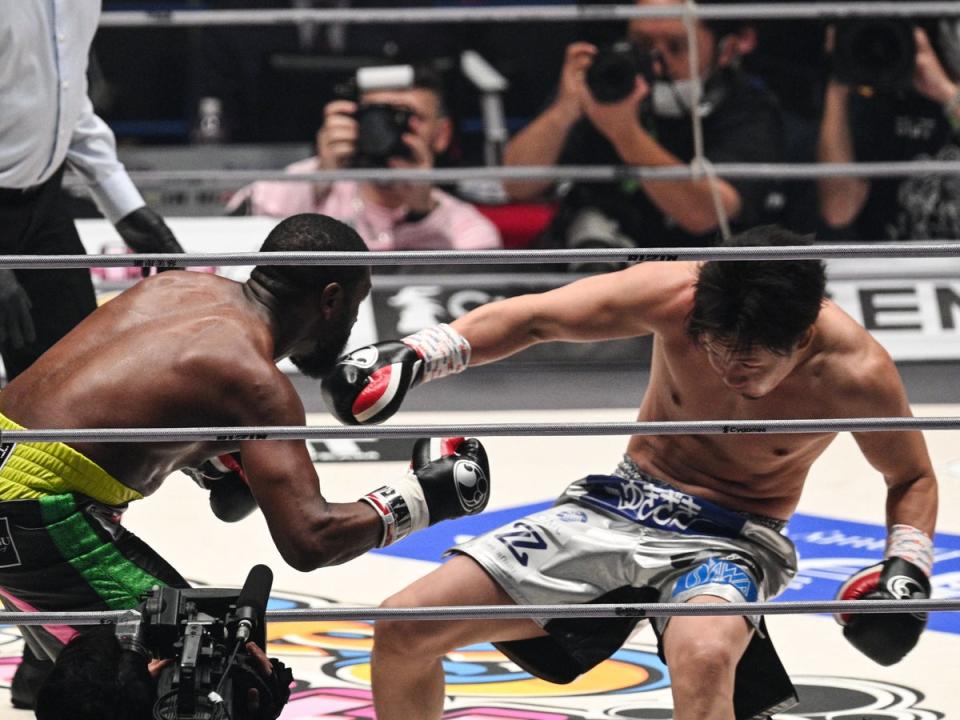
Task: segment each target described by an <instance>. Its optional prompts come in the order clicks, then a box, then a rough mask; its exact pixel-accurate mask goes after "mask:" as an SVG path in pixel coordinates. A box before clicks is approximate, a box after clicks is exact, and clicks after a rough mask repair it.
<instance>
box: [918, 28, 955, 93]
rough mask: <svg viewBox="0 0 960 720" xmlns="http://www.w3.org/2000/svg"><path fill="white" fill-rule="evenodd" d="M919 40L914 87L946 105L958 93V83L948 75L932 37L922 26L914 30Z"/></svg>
mask: <svg viewBox="0 0 960 720" xmlns="http://www.w3.org/2000/svg"><path fill="white" fill-rule="evenodd" d="M913 35H914V39H915V40H916V42H917V56H916V59H915V61H914V66H913V88H914V90H916V91H917V92H918V93H920V94H921V95H923V96H924V97H927V98H929V99H930V100H933V101H934V102H935V103H939V104H940V105H946V104H947V103H948V102H950V101H951V100H953V98H954V97H955V96H956V94H957V90H958V88H957V84H956V83H954V82H953V81H952V80H951V79H950V76H949V75H947V72H946V70H944V69H943V65H941V64H940V60H939V58H938V57H937V53H936V52H935V51H934V49H933V47H932V46H931V45H930V39H929V38H928V37H927V34H926V33H925V32H924V31H923V30H922V29H920V28H915V29H914V31H913Z"/></svg>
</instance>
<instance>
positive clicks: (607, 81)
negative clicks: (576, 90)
mask: <svg viewBox="0 0 960 720" xmlns="http://www.w3.org/2000/svg"><path fill="white" fill-rule="evenodd" d="M653 61H654V56H653V54H652V53H650V52H649V51H647V50H644V49H643V48H641V47H639V46H638V45H636V44H635V43H632V42H629V41H626V40H624V41H621V42H616V43H613V44H612V45H609V46H606V47H603V48H600V50H599V52H597V54H596V56H595V57H594V58H593V63H592V64H591V65H590V67H589V68H587V78H586V79H587V87H588V88H590V94H591V95H593V99H594V100H596V101H597V102H598V103H604V104H610V103H616V102H620V101H621V100H623V99H625V98H627V97H628V96H629V95H630V93H632V92H633V88H634V87H635V85H636V78H637V75H642V76H643V78H644V79H645V80H646V81H647V83H648V84H650V85H652V84H653V80H654V71H653Z"/></svg>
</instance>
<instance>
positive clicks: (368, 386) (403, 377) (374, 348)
mask: <svg viewBox="0 0 960 720" xmlns="http://www.w3.org/2000/svg"><path fill="white" fill-rule="evenodd" d="M469 363H470V343H469V342H467V340H466V338H464V337H463V336H462V335H461V334H460V333H458V332H457V331H456V330H454V329H453V328H452V327H450V326H449V325H444V324H440V325H434V326H432V327H428V328H425V329H423V330H421V331H419V332H417V333H414V334H413V335H408V336H407V337H405V338H403V339H402V340H390V341H387V342H381V343H377V344H375V345H367V346H365V347H362V348H359V349H357V350H354V351H353V352H351V353H349V354H348V355H345V356H344V357H342V358H341V359H340V361H339V362H338V363H337V365H336V367H335V368H334V370H333V372H331V373H330V374H329V375H327V377H325V378H324V380H323V384H322V386H321V388H322V392H323V398H324V400H325V401H326V403H327V407H328V408H329V409H330V412H331V413H333V415H334V416H336V418H337V419H338V420H340V422H343V423H346V424H348V425H367V424H372V423H379V422H383V421H384V420H386V419H387V418H388V417H390V416H391V415H393V414H394V413H395V412H396V411H397V410H399V409H400V405H401V403H403V399H404V397H405V396H406V394H407V390H409V389H410V388H412V387H415V386H417V385H419V384H420V383H425V382H429V381H430V380H436V379H437V378H441V377H444V376H446V375H451V374H453V373H459V372H462V371H463V370H465V369H466V367H467V365H468V364H469Z"/></svg>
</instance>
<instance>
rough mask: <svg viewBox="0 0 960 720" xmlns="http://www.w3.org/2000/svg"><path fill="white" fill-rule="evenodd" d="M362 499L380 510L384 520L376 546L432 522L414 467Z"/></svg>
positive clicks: (398, 538) (400, 537)
mask: <svg viewBox="0 0 960 720" xmlns="http://www.w3.org/2000/svg"><path fill="white" fill-rule="evenodd" d="M360 499H361V500H363V501H364V502H366V503H369V505H370V506H371V507H372V508H373V509H374V510H376V511H377V514H378V515H379V516H380V521H381V522H382V523H383V535H382V536H381V538H380V544H379V545H377V547H380V548H384V547H387V546H388V545H392V544H393V543H395V542H397V541H398V540H402V539H403V538H405V537H406V536H407V535H409V534H410V533H412V532H415V531H417V530H422V529H423V528H425V527H427V526H428V525H429V524H430V511H429V509H428V508H427V500H426V498H425V497H424V495H423V488H422V487H421V486H420V482H419V481H418V480H417V476H416V475H415V474H414V472H413V470H412V469H411V470H408V471H407V473H406V474H405V475H404V476H403V477H402V478H400V480H399V481H398V482H396V483H394V485H393V486H390V485H384V486H383V487H380V488H377V489H376V490H372V491H371V492H369V493H367V494H366V495H364V496H363V497H362V498H360Z"/></svg>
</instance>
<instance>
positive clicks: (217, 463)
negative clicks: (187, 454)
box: [183, 453, 257, 522]
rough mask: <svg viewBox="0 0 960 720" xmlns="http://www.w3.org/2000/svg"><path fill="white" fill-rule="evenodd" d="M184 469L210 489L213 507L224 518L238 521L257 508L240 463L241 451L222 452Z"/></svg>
mask: <svg viewBox="0 0 960 720" xmlns="http://www.w3.org/2000/svg"><path fill="white" fill-rule="evenodd" d="M183 472H184V473H186V474H187V475H189V476H190V477H191V478H192V479H193V481H194V482H195V483H196V484H197V485H199V486H200V487H202V488H203V489H204V490H209V491H210V509H211V510H212V511H213V514H214V515H216V516H217V518H219V519H220V520H223V521H224V522H237V521H238V520H243V519H244V518H245V517H246V516H247V515H249V514H250V513H252V512H253V511H254V510H256V509H257V500H256V498H254V497H253V493H252V492H250V486H249V485H247V476H246V475H245V474H244V472H243V466H242V465H241V464H240V453H230V454H229V455H220V456H219V457H215V458H211V459H210V460H207V461H206V462H204V463H203V464H201V465H200V466H199V467H195V468H192V467H186V468H183Z"/></svg>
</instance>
